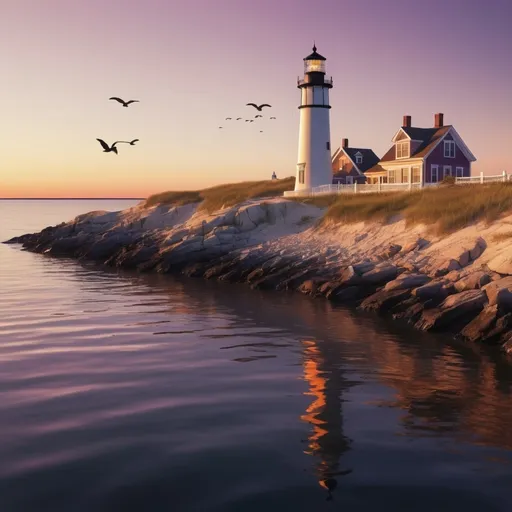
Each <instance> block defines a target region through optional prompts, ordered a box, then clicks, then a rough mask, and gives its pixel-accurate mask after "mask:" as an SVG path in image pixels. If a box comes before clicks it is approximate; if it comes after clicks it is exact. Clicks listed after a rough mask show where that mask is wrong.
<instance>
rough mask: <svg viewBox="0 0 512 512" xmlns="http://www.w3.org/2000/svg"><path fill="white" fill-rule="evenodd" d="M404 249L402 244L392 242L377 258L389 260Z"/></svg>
mask: <svg viewBox="0 0 512 512" xmlns="http://www.w3.org/2000/svg"><path fill="white" fill-rule="evenodd" d="M401 250H402V246H401V245H398V244H391V245H390V246H389V247H388V248H387V249H386V250H385V251H384V252H382V253H381V254H379V255H378V256H377V258H379V259H383V260H387V259H389V258H392V257H393V256H395V254H398V253H399V252H400V251H401Z"/></svg>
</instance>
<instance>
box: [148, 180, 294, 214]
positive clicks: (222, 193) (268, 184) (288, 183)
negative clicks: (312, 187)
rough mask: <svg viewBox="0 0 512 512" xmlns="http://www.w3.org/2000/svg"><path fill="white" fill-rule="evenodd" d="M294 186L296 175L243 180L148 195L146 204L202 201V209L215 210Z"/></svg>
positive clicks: (279, 193)
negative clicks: (194, 189) (280, 178)
mask: <svg viewBox="0 0 512 512" xmlns="http://www.w3.org/2000/svg"><path fill="white" fill-rule="evenodd" d="M294 186H295V178H294V177H290V178H285V179H282V180H266V181H243V182H240V183H229V184H226V185H218V186H216V187H211V188H206V189H204V190H196V191H183V192H162V193H161V194H155V195H152V196H150V197H148V198H147V199H146V203H145V206H146V207H150V206H154V205H158V204H166V205H173V206H182V205H184V204H189V203H198V202H200V203H201V204H200V206H199V207H200V208H201V209H204V210H206V211H208V212H213V211H216V210H219V209H220V208H226V207H229V206H233V205H235V204H237V203H241V202H242V201H246V200H247V199H255V198H260V197H276V196H282V195H283V192H284V191H286V190H293V188H294Z"/></svg>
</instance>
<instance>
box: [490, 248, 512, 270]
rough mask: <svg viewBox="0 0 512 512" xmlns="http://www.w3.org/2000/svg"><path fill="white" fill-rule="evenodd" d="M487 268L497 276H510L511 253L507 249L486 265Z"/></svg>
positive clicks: (511, 268)
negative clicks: (497, 274) (496, 273)
mask: <svg viewBox="0 0 512 512" xmlns="http://www.w3.org/2000/svg"><path fill="white" fill-rule="evenodd" d="M487 266H488V267H489V268H490V269H491V270H494V272H498V273H499V274H507V275H512V251H511V250H510V249H508V250H505V251H503V252H502V253H501V254H498V255H497V256H495V257H494V258H492V259H491V260H490V261H489V262H488V263H487Z"/></svg>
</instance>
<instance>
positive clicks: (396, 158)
mask: <svg viewBox="0 0 512 512" xmlns="http://www.w3.org/2000/svg"><path fill="white" fill-rule="evenodd" d="M443 121H444V115H443V114H435V116H434V127H433V128H416V127H413V126H411V116H404V118H403V125H402V127H401V128H400V129H399V130H398V132H397V133H396V134H395V136H394V137H393V139H392V141H393V146H392V147H391V148H390V149H389V151H388V152H387V153H386V154H385V155H384V156H383V157H382V158H381V159H380V161H379V163H378V164H377V165H375V166H374V167H372V168H371V169H368V170H367V171H366V172H365V175H366V177H367V179H368V182H369V183H376V182H378V181H379V180H380V181H381V182H382V183H421V184H424V183H427V184H428V183H437V182H439V181H442V179H443V178H444V177H445V176H456V177H463V176H471V162H474V161H475V160H476V158H475V157H474V155H473V153H471V151H470V150H469V148H468V147H467V146H466V144H465V143H464V141H463V140H462V138H461V137H460V135H459V134H458V133H457V131H456V130H455V128H454V127H453V126H452V125H445V124H444V122H443Z"/></svg>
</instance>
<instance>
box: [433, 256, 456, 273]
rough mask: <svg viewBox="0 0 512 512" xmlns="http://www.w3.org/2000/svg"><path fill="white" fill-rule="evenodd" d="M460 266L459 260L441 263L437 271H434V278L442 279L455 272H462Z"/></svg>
mask: <svg viewBox="0 0 512 512" xmlns="http://www.w3.org/2000/svg"><path fill="white" fill-rule="evenodd" d="M460 268H461V267H460V265H459V262H458V261H457V260H454V259H449V260H446V261H444V262H443V263H441V265H439V266H438V267H437V268H436V269H434V271H433V275H434V277H440V276H444V275H446V274H448V273H449V272H451V271H453V270H460Z"/></svg>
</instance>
